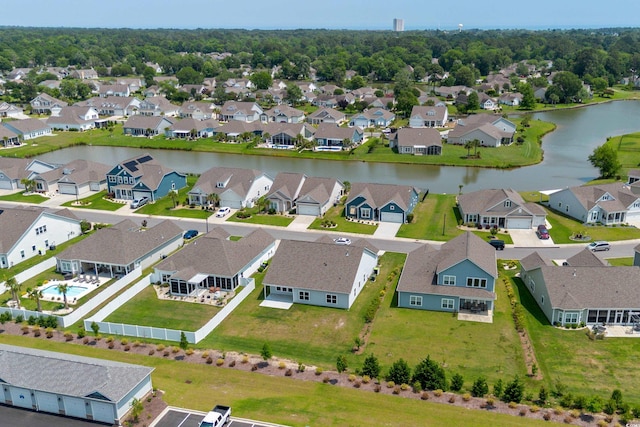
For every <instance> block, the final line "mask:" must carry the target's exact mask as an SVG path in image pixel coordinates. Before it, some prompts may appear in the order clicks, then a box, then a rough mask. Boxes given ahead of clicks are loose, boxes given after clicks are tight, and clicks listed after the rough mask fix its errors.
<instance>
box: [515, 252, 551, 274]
mask: <svg viewBox="0 0 640 427" xmlns="http://www.w3.org/2000/svg"><path fill="white" fill-rule="evenodd" d="M520 265H521V266H522V268H523V269H524V270H525V271H531V270H533V269H534V268H538V267H541V266H543V265H546V266H552V265H553V263H552V262H551V260H549V259H547V258H545V257H543V256H542V255H540V254H539V253H538V252H537V251H536V252H533V253H530V254H529V255H527V256H526V257H524V258H522V259H521V260H520Z"/></svg>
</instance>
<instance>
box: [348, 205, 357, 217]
mask: <svg viewBox="0 0 640 427" xmlns="http://www.w3.org/2000/svg"><path fill="white" fill-rule="evenodd" d="M355 214H356V207H355V206H349V215H351V216H353V215H355Z"/></svg>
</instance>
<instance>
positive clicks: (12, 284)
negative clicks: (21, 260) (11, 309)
mask: <svg viewBox="0 0 640 427" xmlns="http://www.w3.org/2000/svg"><path fill="white" fill-rule="evenodd" d="M5 285H6V286H7V288H8V289H9V290H10V291H11V297H12V298H13V300H14V301H15V302H16V306H17V307H18V308H20V298H19V294H20V289H22V284H21V283H18V281H17V280H16V278H15V277H9V278H8V279H7V281H6V283H5Z"/></svg>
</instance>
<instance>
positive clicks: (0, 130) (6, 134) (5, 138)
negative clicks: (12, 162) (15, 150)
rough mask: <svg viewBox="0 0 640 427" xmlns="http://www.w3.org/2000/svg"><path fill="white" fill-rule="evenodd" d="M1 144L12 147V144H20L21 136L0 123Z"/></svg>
mask: <svg viewBox="0 0 640 427" xmlns="http://www.w3.org/2000/svg"><path fill="white" fill-rule="evenodd" d="M0 144H2V146H3V147H5V148H7V147H11V146H12V145H20V137H19V136H18V134H17V133H16V132H14V131H12V130H11V129H9V128H7V127H5V126H2V125H0Z"/></svg>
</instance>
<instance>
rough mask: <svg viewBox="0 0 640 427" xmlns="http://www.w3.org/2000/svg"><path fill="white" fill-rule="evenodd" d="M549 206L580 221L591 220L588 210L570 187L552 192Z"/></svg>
mask: <svg viewBox="0 0 640 427" xmlns="http://www.w3.org/2000/svg"><path fill="white" fill-rule="evenodd" d="M549 207H550V208H551V209H555V210H557V211H558V212H562V213H563V214H565V215H569V216H571V217H573V218H575V219H577V220H579V221H583V222H589V221H588V218H587V210H586V209H585V208H584V207H583V206H582V204H580V202H578V199H576V197H575V195H574V194H573V192H572V191H571V189H569V188H565V189H564V190H560V191H557V192H555V193H552V194H551V195H550V196H549Z"/></svg>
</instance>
